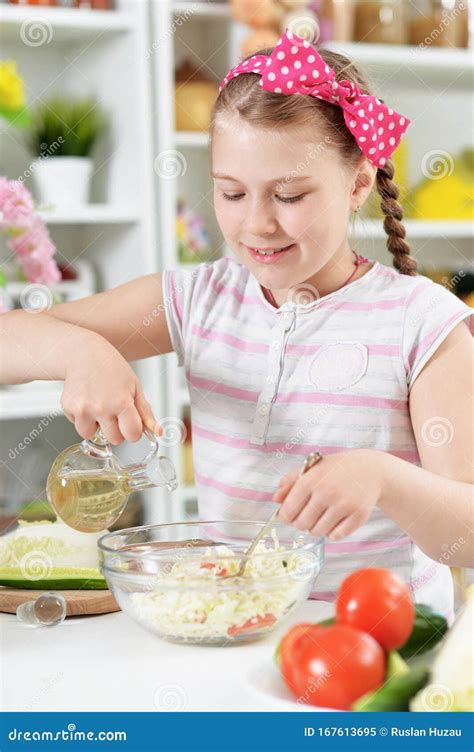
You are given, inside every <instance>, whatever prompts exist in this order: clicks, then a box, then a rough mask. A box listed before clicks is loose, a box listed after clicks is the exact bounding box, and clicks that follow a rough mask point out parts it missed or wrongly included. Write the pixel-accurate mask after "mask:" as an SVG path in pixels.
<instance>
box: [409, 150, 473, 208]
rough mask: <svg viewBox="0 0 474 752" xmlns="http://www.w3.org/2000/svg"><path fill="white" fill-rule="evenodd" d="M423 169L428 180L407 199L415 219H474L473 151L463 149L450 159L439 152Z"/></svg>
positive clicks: (445, 153)
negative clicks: (429, 174) (427, 172)
mask: <svg viewBox="0 0 474 752" xmlns="http://www.w3.org/2000/svg"><path fill="white" fill-rule="evenodd" d="M435 157H436V154H435V153H433V159H432V164H431V166H430V165H428V166H427V167H426V169H427V170H429V172H431V176H428V177H426V178H425V179H424V180H423V182H422V183H421V184H420V185H418V187H417V188H415V190H414V191H413V193H412V195H411V197H410V203H411V205H412V207H413V214H412V216H413V218H414V219H450V220H473V219H474V149H465V150H464V151H463V152H462V153H461V154H460V155H459V157H457V158H456V159H454V160H453V159H452V157H451V155H450V154H448V153H447V152H440V153H439V155H438V158H437V161H436V162H435V161H434V160H435Z"/></svg>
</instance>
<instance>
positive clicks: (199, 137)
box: [174, 131, 209, 149]
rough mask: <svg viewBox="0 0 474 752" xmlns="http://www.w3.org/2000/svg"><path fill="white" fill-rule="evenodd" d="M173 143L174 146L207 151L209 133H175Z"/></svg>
mask: <svg viewBox="0 0 474 752" xmlns="http://www.w3.org/2000/svg"><path fill="white" fill-rule="evenodd" d="M174 142H175V144H176V146H183V147H191V148H194V149H207V148H208V146H209V133H208V132H207V131H204V132H200V131H196V132H193V131H175V134H174Z"/></svg>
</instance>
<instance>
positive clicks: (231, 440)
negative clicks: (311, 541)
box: [193, 420, 420, 463]
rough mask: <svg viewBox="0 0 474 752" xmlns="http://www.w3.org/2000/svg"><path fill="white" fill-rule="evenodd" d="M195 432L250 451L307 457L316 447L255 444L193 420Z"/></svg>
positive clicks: (411, 458)
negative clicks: (210, 428) (211, 429)
mask: <svg viewBox="0 0 474 752" xmlns="http://www.w3.org/2000/svg"><path fill="white" fill-rule="evenodd" d="M193 434H195V435H196V436H201V438H203V439H207V440H208V441H214V442H215V443H216V444H221V445H223V446H228V447H231V448H232V449H246V450H249V451H260V452H265V453H267V454H274V453H277V452H280V453H282V454H287V455H290V456H291V455H298V456H299V455H301V456H302V457H306V456H307V455H308V454H310V453H311V452H314V450H315V449H316V447H315V446H314V444H295V443H289V442H284V441H281V442H266V443H265V444H261V445H255V444H251V443H250V441H248V440H247V439H237V438H235V437H232V436H227V435H226V434H223V433H221V432H219V431H209V430H208V429H207V428H203V427H202V426H199V425H198V424H197V423H196V421H195V420H194V421H193ZM317 449H318V451H319V452H321V453H322V454H337V453H338V452H345V451H351V450H350V449H349V450H347V448H346V447H341V446H327V445H324V446H322V445H321V444H318V446H317ZM386 451H387V452H388V453H389V454H392V455H393V456H394V457H399V458H400V459H403V460H406V461H407V462H412V463H413V462H418V461H419V459H420V456H419V454H418V452H411V451H403V450H396V449H394V450H391V449H387V450H386Z"/></svg>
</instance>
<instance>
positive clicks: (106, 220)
mask: <svg viewBox="0 0 474 752" xmlns="http://www.w3.org/2000/svg"><path fill="white" fill-rule="evenodd" d="M40 214H41V217H42V218H43V219H44V221H45V222H46V223H47V224H48V225H119V224H132V223H134V222H138V221H139V215H138V213H137V212H135V211H133V210H130V209H128V208H126V207H124V208H121V207H119V206H110V205H108V204H88V205H87V206H84V207H82V208H81V207H79V208H77V209H74V208H71V209H58V210H56V209H51V210H49V209H42V210H40Z"/></svg>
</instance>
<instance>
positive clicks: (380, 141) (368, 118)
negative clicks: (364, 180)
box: [219, 29, 410, 167]
mask: <svg viewBox="0 0 474 752" xmlns="http://www.w3.org/2000/svg"><path fill="white" fill-rule="evenodd" d="M242 73H258V74H259V75H260V76H261V81H260V85H261V86H262V87H263V88H264V89H265V90H266V91H271V92H274V93H276V94H309V96H311V97H317V99H323V100H324V101H326V102H330V103H331V104H337V105H339V107H342V109H343V110H344V120H345V123H346V125H347V127H348V128H349V130H350V132H351V133H352V134H353V136H354V138H355V139H356V141H357V144H358V146H359V148H360V150H361V151H362V152H363V153H364V154H365V156H366V157H367V159H368V160H369V161H370V162H372V163H373V164H374V165H376V166H377V167H383V166H384V165H385V163H386V162H387V160H388V159H389V158H390V156H391V155H392V154H393V152H394V151H395V149H396V148H397V146H398V144H399V143H400V140H401V138H402V136H403V135H404V133H405V131H406V129H407V128H408V126H409V124H410V121H409V120H408V118H405V117H402V116H401V115H400V114H399V113H398V112H395V110H392V109H391V108H390V107H387V106H386V105H385V104H384V103H383V102H381V101H380V99H377V98H376V97H373V96H372V95H370V94H363V93H362V92H361V91H360V89H359V88H358V87H357V86H356V84H354V83H353V82H352V81H348V80H347V79H344V80H342V81H336V74H335V72H334V70H333V69H332V68H331V67H330V66H329V65H327V64H326V63H325V62H324V60H323V58H322V57H321V55H320V54H319V52H318V51H317V49H316V48H315V47H313V46H312V45H311V44H310V43H309V42H307V41H306V40H305V39H302V38H301V37H299V36H297V35H296V34H293V33H292V32H291V31H289V30H288V29H286V30H285V32H284V33H283V35H282V36H281V38H280V39H279V41H278V42H277V44H276V46H275V48H274V50H273V52H272V53H271V55H269V56H266V55H254V56H253V57H251V58H249V59H248V60H245V61H244V62H243V63H239V64H238V65H236V66H235V68H232V69H231V70H230V71H229V73H228V74H227V76H226V77H225V78H224V79H223V81H222V82H221V84H220V87H219V91H222V89H223V88H224V86H226V84H228V83H229V81H231V80H232V79H233V78H235V77H236V76H239V75H241V74H242Z"/></svg>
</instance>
